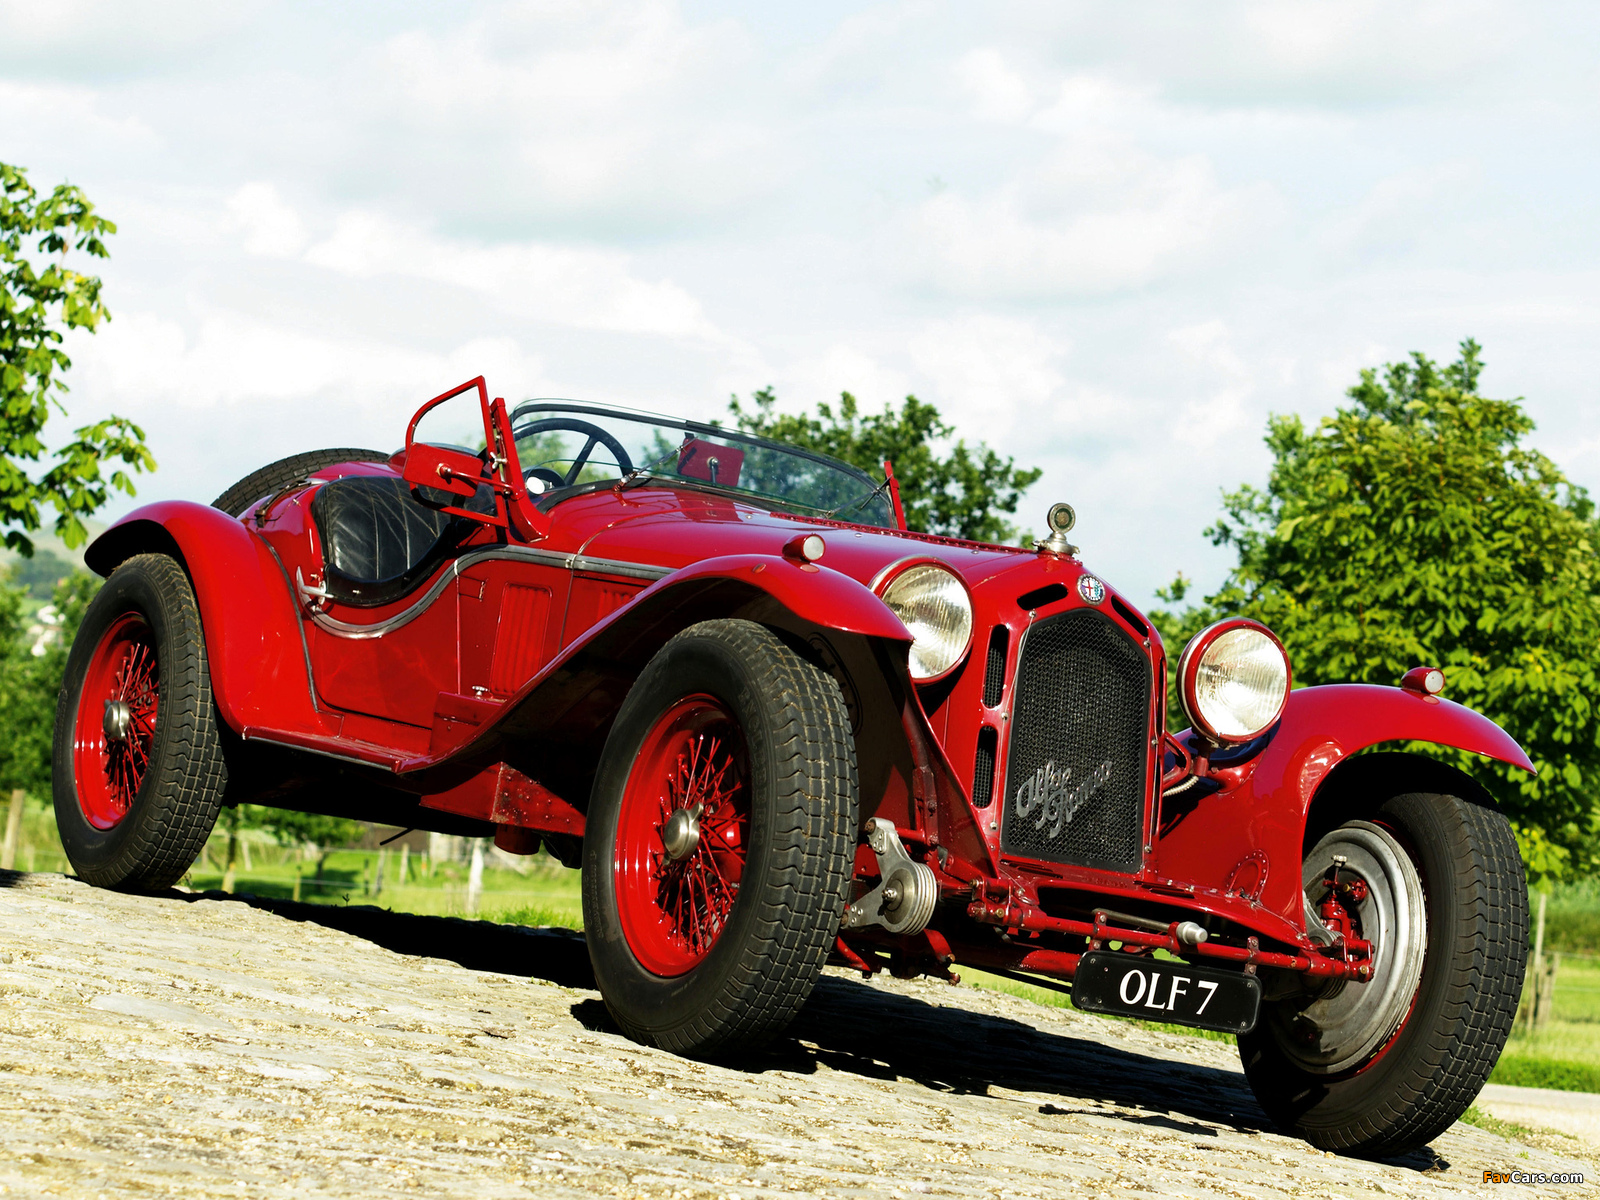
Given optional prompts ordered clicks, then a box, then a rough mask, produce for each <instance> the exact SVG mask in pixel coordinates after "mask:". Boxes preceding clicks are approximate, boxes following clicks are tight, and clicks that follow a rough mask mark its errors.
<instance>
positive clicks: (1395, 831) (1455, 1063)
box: [1239, 792, 1528, 1158]
mask: <svg viewBox="0 0 1600 1200" xmlns="http://www.w3.org/2000/svg"><path fill="white" fill-rule="evenodd" d="M1373 826H1377V827H1379V828H1381V829H1382V830H1384V831H1386V832H1387V833H1388V834H1389V835H1391V836H1392V838H1393V841H1394V842H1395V843H1398V845H1399V847H1401V848H1402V849H1403V850H1404V851H1405V852H1406V854H1407V856H1408V857H1409V860H1410V862H1411V864H1412V865H1413V866H1414V867H1415V870H1416V873H1417V876H1418V877H1419V879H1420V883H1421V892H1422V897H1423V905H1422V908H1423V912H1424V913H1425V917H1426V949H1425V951H1424V952H1423V955H1422V962H1421V968H1420V981H1419V982H1418V983H1417V984H1416V985H1415V988H1414V991H1413V992H1412V995H1413V996H1414V999H1413V1000H1412V1002H1411V1006H1410V1010H1409V1015H1407V1016H1405V1017H1404V1020H1403V1023H1402V1024H1401V1025H1400V1027H1399V1033H1398V1034H1396V1035H1394V1036H1393V1037H1392V1038H1390V1037H1388V1035H1387V1034H1386V1033H1385V1034H1384V1035H1383V1036H1384V1037H1385V1038H1387V1041H1386V1042H1384V1043H1380V1044H1379V1046H1378V1047H1377V1048H1376V1049H1375V1050H1373V1051H1372V1052H1370V1053H1368V1054H1367V1055H1366V1058H1365V1060H1364V1061H1363V1062H1361V1063H1358V1064H1356V1065H1354V1066H1351V1067H1350V1068H1348V1069H1344V1070H1341V1071H1340V1073H1338V1074H1327V1073H1319V1072H1317V1071H1314V1070H1307V1069H1305V1065H1304V1061H1303V1059H1297V1057H1296V1053H1295V1052H1293V1051H1289V1050H1286V1045H1287V1034H1286V1032H1285V1031H1286V1030H1288V1029H1289V1028H1290V1027H1291V1025H1290V1020H1291V1019H1292V1017H1293V1013H1292V1012H1288V1011H1285V1010H1284V1009H1283V1008H1282V1007H1279V1009H1278V1011H1276V1012H1273V1011H1269V1010H1270V1009H1271V1008H1272V1007H1273V1006H1271V1005H1264V1006H1263V1012H1262V1019H1261V1020H1260V1021H1258V1022H1257V1025H1256V1028H1255V1029H1254V1030H1253V1031H1252V1032H1250V1033H1249V1034H1246V1035H1245V1036H1243V1037H1241V1038H1240V1039H1239V1053H1240V1057H1241V1058H1242V1059H1243V1061H1244V1070H1245V1075H1246V1077H1247V1078H1248V1079H1249V1081H1250V1086H1251V1087H1252V1088H1253V1089H1254V1090H1255V1093H1256V1096H1257V1098H1258V1099H1259V1100H1260V1101H1261V1105H1262V1107H1263V1108H1265V1109H1266V1111H1267V1112H1268V1113H1269V1114H1270V1115H1271V1116H1272V1117H1273V1119H1274V1120H1276V1121H1277V1122H1278V1123H1279V1124H1280V1125H1281V1126H1282V1127H1283V1128H1284V1129H1285V1130H1286V1131H1287V1132H1291V1133H1294V1134H1297V1135H1298V1136H1300V1137H1303V1138H1305V1139H1306V1140H1307V1141H1309V1142H1311V1143H1312V1145H1314V1146H1318V1147H1320V1148H1322V1149H1324V1150H1334V1151H1338V1152H1341V1153H1344V1154H1351V1155H1358V1156H1361V1157H1366V1158H1385V1157H1390V1156H1392V1155H1396V1154H1403V1153H1406V1152H1408V1151H1410V1150H1414V1149H1417V1148H1418V1147H1421V1146H1424V1145H1426V1144H1427V1143H1428V1142H1429V1141H1431V1140H1432V1139H1433V1138H1435V1137H1437V1136H1438V1135H1439V1134H1441V1133H1443V1132H1444V1131H1445V1130H1446V1129H1448V1128H1449V1127H1450V1126H1451V1125H1452V1124H1454V1123H1455V1121H1456V1120H1457V1119H1458V1118H1459V1117H1460V1116H1461V1114H1462V1113H1463V1112H1465V1111H1466V1109H1467V1106H1468V1105H1470V1104H1471V1103H1472V1101H1473V1100H1474V1099H1475V1098H1476V1096H1477V1095H1478V1092H1479V1091H1480V1090H1482V1088H1483V1084H1484V1082H1485V1081H1486V1080H1487V1079H1488V1077H1489V1072H1490V1071H1492V1070H1493V1069H1494V1064H1495V1062H1496V1061H1497V1060H1498V1059H1499V1057H1500V1051H1501V1050H1502V1049H1503V1048H1504V1047H1505V1043H1506V1038H1507V1037H1508V1036H1509V1035H1510V1032H1511V1024H1512V1021H1513V1019H1514V1018H1515V1017H1516V1011H1517V1002H1518V999H1519V997H1520V996H1521V992H1522V976H1523V968H1524V966H1525V963H1526V958H1527V937H1528V889H1527V881H1526V879H1525V877H1524V875H1523V869H1522V860H1521V857H1520V855H1519V854H1518V852H1517V843H1516V838H1515V837H1514V836H1513V834H1512V832H1511V827H1510V825H1509V824H1508V822H1507V821H1506V819H1505V817H1503V816H1502V815H1501V814H1500V813H1499V812H1497V811H1495V810H1494V809H1493V808H1492V807H1490V806H1489V804H1488V803H1487V802H1484V801H1479V800H1477V799H1464V798H1462V797H1460V796H1453V795H1447V794H1441V793H1436V792H1408V793H1405V794H1402V795H1397V796H1394V797H1393V798H1391V799H1389V800H1388V801H1386V802H1385V803H1384V804H1383V805H1382V806H1381V807H1380V808H1379V809H1378V810H1377V812H1376V813H1374V814H1372V815H1371V819H1370V823H1368V822H1362V821H1356V822H1350V823H1347V824H1345V825H1343V826H1340V827H1339V829H1336V830H1334V831H1332V832H1331V833H1330V835H1329V837H1330V838H1331V837H1335V836H1337V835H1339V834H1340V832H1341V831H1342V830H1350V829H1357V828H1361V827H1365V828H1366V829H1369V830H1370V829H1371V828H1372V827H1373ZM1312 853H1315V852H1314V851H1313V852H1312ZM1309 857H1310V856H1309V855H1308V864H1309ZM1318 873H1319V874H1320V872H1318ZM1380 961H1381V958H1380ZM1356 986H1360V987H1371V986H1373V985H1371V984H1363V985H1354V984H1347V985H1346V987H1356ZM1277 1005H1279V1006H1286V1005H1287V1006H1291V1007H1294V1006H1296V1002H1293V1001H1279V1002H1277ZM1315 1036H1316V1035H1315V1033H1314V1031H1313V1032H1310V1033H1307V1034H1306V1035H1305V1041H1306V1044H1308V1045H1309V1044H1312V1040H1313V1038H1314V1037H1315ZM1306 1052H1307V1051H1300V1053H1306Z"/></svg>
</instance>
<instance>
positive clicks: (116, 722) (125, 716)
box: [101, 700, 133, 742]
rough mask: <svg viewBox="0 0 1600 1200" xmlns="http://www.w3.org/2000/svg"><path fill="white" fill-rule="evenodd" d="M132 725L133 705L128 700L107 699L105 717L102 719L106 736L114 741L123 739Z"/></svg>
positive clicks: (102, 726)
mask: <svg viewBox="0 0 1600 1200" xmlns="http://www.w3.org/2000/svg"><path fill="white" fill-rule="evenodd" d="M132 727H133V706H132V705H130V704H129V703H128V702H127V701H126V700H107V701H106V712H105V717H104V718H103V720H102V721H101V728H103V729H104V730H105V732H106V737H107V738H109V739H110V740H111V741H113V742H120V741H123V740H124V739H125V738H127V736H128V730H129V729H131V728H132Z"/></svg>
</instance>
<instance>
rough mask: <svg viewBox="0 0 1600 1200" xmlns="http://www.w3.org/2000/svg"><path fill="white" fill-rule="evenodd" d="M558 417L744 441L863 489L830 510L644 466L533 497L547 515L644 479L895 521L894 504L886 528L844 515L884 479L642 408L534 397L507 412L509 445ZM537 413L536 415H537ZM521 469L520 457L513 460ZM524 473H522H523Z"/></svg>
mask: <svg viewBox="0 0 1600 1200" xmlns="http://www.w3.org/2000/svg"><path fill="white" fill-rule="evenodd" d="M560 413H574V414H578V415H587V416H599V417H612V418H621V419H623V420H631V421H638V422H639V423H641V424H649V425H655V426H657V427H665V428H668V429H675V430H681V431H683V432H684V433H689V434H694V435H699V436H706V437H713V438H721V439H723V440H724V441H730V442H743V443H745V444H746V445H750V446H759V447H764V448H767V449H771V450H775V451H778V452H780V453H783V454H790V455H794V456H795V457H796V458H801V459H808V460H810V461H811V462H814V463H818V464H820V465H821V466H824V467H827V468H829V469H830V470H834V471H837V472H839V473H840V474H843V475H845V476H848V477H851V478H854V479H858V480H860V481H861V484H862V490H861V495H860V496H859V497H855V498H852V499H851V500H850V501H847V502H846V504H845V505H844V506H841V507H840V508H835V509H832V510H829V509H824V508H818V507H815V506H813V505H810V504H805V503H803V502H801V501H798V500H794V499H792V498H788V497H781V496H773V495H771V494H769V493H766V492H757V491H753V490H749V489H746V488H740V487H728V486H726V485H722V484H715V483H712V482H711V481H710V480H707V479H699V478H696V477H693V476H686V475H678V474H675V473H674V474H656V473H655V472H653V471H651V470H649V469H648V468H647V467H643V466H640V465H639V464H635V470H634V473H633V475H632V476H629V475H620V476H618V477H617V478H616V479H605V480H593V481H590V482H587V483H575V484H572V485H571V486H569V487H561V488H554V489H552V490H551V491H549V492H546V493H545V494H544V495H542V496H539V497H537V504H538V506H539V507H540V508H542V509H545V510H546V511H548V509H549V508H551V507H554V506H555V505H556V504H559V503H560V502H561V501H562V500H565V499H567V498H568V497H569V496H575V495H580V494H583V493H587V492H592V491H600V490H603V489H604V488H611V487H616V486H617V485H618V484H619V483H624V484H625V483H627V482H628V481H629V480H630V478H631V479H634V480H637V481H639V482H640V483H643V482H644V481H646V480H648V481H649V482H650V483H652V484H656V485H660V486H668V487H686V488H689V489H691V490H697V491H708V492H712V493H715V494H716V495H719V496H728V497H731V498H734V499H739V500H745V501H749V502H751V503H753V504H757V505H760V506H762V507H764V508H771V509H773V510H775V511H779V512H782V511H786V510H789V509H794V510H796V511H797V512H799V513H801V514H806V515H812V516H818V517H824V518H827V519H828V520H835V521H842V522H844V523H846V524H859V525H864V526H868V527H870V528H873V529H897V528H899V526H898V525H897V524H896V523H895V522H894V515H893V514H894V507H893V504H892V503H891V504H888V505H887V507H888V509H889V513H888V517H889V522H890V523H889V524H887V525H879V524H877V523H876V522H869V521H860V520H853V519H852V518H853V517H854V516H858V515H860V510H859V509H856V510H855V511H854V512H853V513H846V512H845V510H846V509H848V508H853V507H854V506H856V505H861V506H863V507H864V506H865V505H866V503H867V502H868V501H869V500H870V499H872V498H873V496H874V493H882V494H884V495H885V496H887V494H888V487H889V480H888V479H887V478H884V479H881V480H878V479H874V478H873V477H872V476H871V475H869V474H867V472H865V471H863V470H862V469H861V468H860V467H856V466H852V465H851V464H850V463H847V462H845V461H843V460H842V459H838V458H834V457H833V456H832V455H831V454H820V453H818V452H817V451H815V450H806V449H803V448H802V447H800V446H794V445H790V444H789V443H788V442H780V441H776V440H774V439H772V438H765V437H761V436H760V435H759V434H753V433H745V432H743V431H742V430H737V429H728V428H725V427H724V426H721V425H713V424H711V423H709V422H706V421H692V420H689V419H687V418H684V417H673V416H668V415H666V414H665V413H656V412H649V411H647V410H645V409H635V408H624V407H622V406H621V405H614V404H595V403H590V402H585V401H582V400H563V399H560V398H557V397H543V396H541V397H537V398H534V399H529V400H524V401H522V403H520V404H518V405H517V406H516V408H514V409H512V410H511V413H510V416H509V419H508V420H507V424H508V425H509V426H510V429H511V435H512V440H513V442H515V440H516V432H517V423H518V422H519V421H522V420H526V419H532V420H538V419H540V417H541V416H549V415H556V414H560ZM536 414H537V415H536ZM518 462H519V465H520V462H521V460H520V458H519V460H518ZM524 469H525V468H524Z"/></svg>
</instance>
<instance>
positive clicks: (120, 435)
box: [0, 163, 155, 555]
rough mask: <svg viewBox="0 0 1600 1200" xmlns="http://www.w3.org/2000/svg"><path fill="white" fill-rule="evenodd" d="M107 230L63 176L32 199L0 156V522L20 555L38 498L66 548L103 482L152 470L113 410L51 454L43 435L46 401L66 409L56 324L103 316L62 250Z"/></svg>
mask: <svg viewBox="0 0 1600 1200" xmlns="http://www.w3.org/2000/svg"><path fill="white" fill-rule="evenodd" d="M116 228H117V227H116V226H115V225H113V224H112V223H111V222H110V221H107V220H106V219H105V218H104V217H100V216H97V215H96V214H95V211H94V205H92V204H90V203H89V199H88V197H86V196H85V195H84V194H83V192H82V191H80V190H79V189H78V188H76V187H73V186H71V185H70V184H65V183H63V184H60V185H59V186H57V187H56V188H55V190H54V191H52V192H51V193H50V194H49V195H48V196H45V197H41V196H40V195H39V193H38V192H37V191H35V190H34V187H33V185H32V184H30V183H29V182H28V177H27V174H26V172H24V171H23V170H22V169H21V168H20V167H13V166H9V165H7V164H5V163H0V523H3V524H7V525H10V526H13V528H10V529H8V530H7V531H6V536H5V542H6V545H7V546H9V547H11V548H13V549H15V550H18V551H20V552H21V553H22V554H24V555H28V554H31V553H32V552H33V543H32V541H31V539H29V538H28V536H27V534H28V533H30V532H33V531H34V530H37V529H38V528H39V527H40V523H41V515H40V506H41V505H43V504H49V505H50V506H51V507H53V508H54V509H55V510H56V519H55V529H56V533H57V534H58V535H59V536H60V537H61V540H62V541H63V542H65V543H66V544H67V545H68V546H69V547H75V546H78V545H81V544H82V543H83V541H84V540H85V538H86V537H87V536H88V533H87V530H86V529H85V528H84V525H83V521H82V518H83V517H84V516H87V515H88V514H89V513H92V512H94V511H95V510H96V509H98V508H99V507H100V506H101V505H103V504H104V503H105V502H106V500H107V499H108V498H109V496H110V489H112V488H117V489H119V490H121V491H124V492H127V493H128V494H129V495H132V494H133V492H134V487H133V481H132V479H131V478H130V476H129V474H128V471H126V470H124V469H123V468H124V467H126V468H130V469H131V470H133V471H148V470H153V469H154V468H155V460H154V459H153V458H152V457H151V456H150V451H149V450H148V449H147V448H146V446H145V442H144V431H143V430H142V429H140V428H139V427H138V426H137V425H135V424H133V422H131V421H128V420H126V419H124V418H122V417H115V416H113V417H107V418H106V419H105V420H103V421H97V422H95V423H94V424H91V425H84V426H81V427H80V428H78V429H77V430H75V431H74V434H73V438H72V440H71V441H69V442H67V443H66V444H65V445H63V446H61V447H60V448H59V449H57V450H55V451H53V452H49V451H47V449H46V447H45V444H44V441H43V433H44V427H45V423H46V422H47V421H48V420H49V417H50V412H51V409H52V407H53V408H54V409H55V410H56V411H58V412H60V413H61V414H62V415H63V416H64V415H66V408H65V407H64V406H63V405H62V403H61V397H62V396H63V395H65V394H66V392H67V385H66V383H65V382H64V381H63V379H62V376H63V375H64V374H65V373H66V371H67V370H68V369H69V368H70V367H71V366H72V360H71V359H69V358H68V357H67V355H66V352H65V351H64V350H62V349H61V343H62V330H63V329H83V330H88V331H90V332H93V331H94V330H95V329H96V328H97V327H98V326H99V325H100V323H101V322H102V321H105V320H109V319H110V314H109V313H108V312H107V311H106V307H105V304H104V303H103V302H102V301H101V299H100V279H99V277H97V276H94V275H85V274H83V273H82V272H80V271H78V270H75V269H74V268H73V267H72V266H71V265H69V261H68V259H69V256H70V255H71V253H72V252H74V251H76V252H78V253H79V254H84V255H88V256H90V257H92V258H105V257H107V250H106V246H105V241H104V238H105V237H107V236H108V235H110V234H112V233H115V232H116ZM47 453H48V454H49V457H50V459H51V460H52V462H51V465H50V466H49V467H48V468H47V469H46V470H45V471H44V473H43V474H42V475H40V476H39V477H38V478H35V477H34V476H33V475H32V474H30V471H29V468H30V466H31V465H32V464H35V463H38V462H39V461H40V459H41V458H44V457H45V456H46V454H47ZM118 463H120V464H121V465H120V466H117V465H115V464H118ZM107 466H110V467H111V471H110V475H109V478H108V477H107V476H106V475H105V469H106V467H107Z"/></svg>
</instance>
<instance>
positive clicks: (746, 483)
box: [511, 400, 895, 529]
mask: <svg viewBox="0 0 1600 1200" xmlns="http://www.w3.org/2000/svg"><path fill="white" fill-rule="evenodd" d="M511 436H512V438H513V440H514V441H515V442H516V447H517V461H518V462H519V463H521V465H522V473H523V475H524V477H525V478H526V479H527V481H528V490H529V492H531V493H533V494H535V495H537V494H540V493H542V492H548V491H552V490H554V489H556V488H566V487H575V486H577V485H579V484H584V483H595V482H600V481H603V480H608V479H617V478H620V477H622V476H624V475H627V474H628V473H629V472H633V471H638V472H642V473H644V474H647V475H648V476H649V478H650V480H651V482H653V483H658V484H659V483H674V482H680V481H681V482H683V483H685V484H689V485H692V486H695V487H701V488H713V489H715V490H717V491H722V492H731V493H734V494H736V495H740V496H748V497H752V498H755V499H757V500H760V501H765V502H766V503H767V505H769V506H771V507H778V508H787V509H792V510H798V511H802V512H806V513H816V514H818V515H821V516H831V517H837V518H839V519H840V520H844V521H855V522H858V523H860V524H863V525H879V526H882V527H884V528H888V529H893V528H895V519H894V510H893V506H892V504H891V502H890V500H889V494H888V489H887V488H885V487H884V486H883V485H882V483H881V481H879V480H876V479H873V478H872V477H870V476H869V475H867V474H865V473H864V472H862V471H858V470H857V469H856V468H855V467H852V466H850V465H849V464H848V463H842V462H840V461H839V460H838V459H834V458H828V457H827V456H826V455H822V454H813V453H811V452H810V451H808V450H799V449H796V448H795V447H793V446H785V445H783V444H782V443H780V442H769V441H767V440H766V439H765V438H758V437H752V436H751V435H749V434H744V433H735V432H733V431H732V430H728V429H721V428H719V427H717V426H715V425H702V424H700V423H698V422H696V421H680V420H676V419H674V418H672V417H658V416H654V415H652V414H650V413H638V412H628V411H626V410H621V409H614V408H604V407H601V406H599V405H589V404H576V403H573V402H572V401H569V400H554V401H552V400H529V401H527V402H526V403H523V404H519V405H518V406H517V407H516V409H515V410H514V411H513V412H512V414H511Z"/></svg>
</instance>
